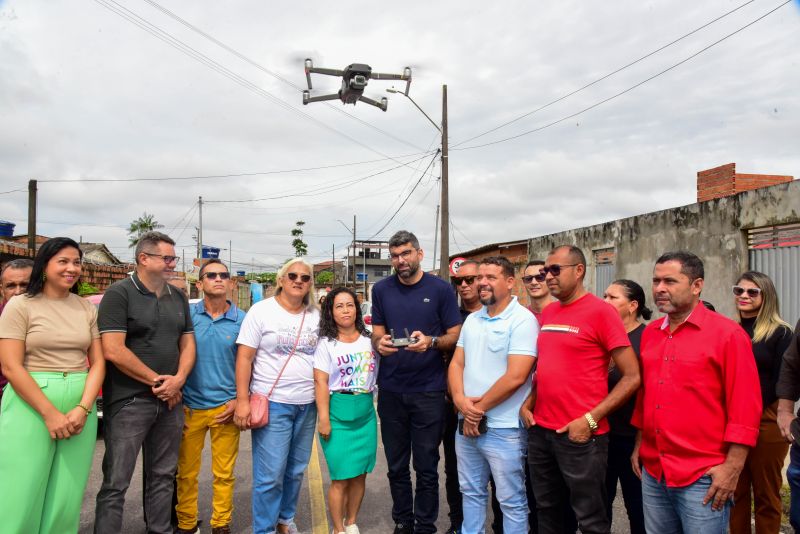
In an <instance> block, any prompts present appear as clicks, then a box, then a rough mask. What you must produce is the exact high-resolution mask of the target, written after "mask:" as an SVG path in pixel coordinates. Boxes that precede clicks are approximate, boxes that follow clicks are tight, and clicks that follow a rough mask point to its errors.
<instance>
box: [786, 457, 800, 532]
mask: <svg viewBox="0 0 800 534" xmlns="http://www.w3.org/2000/svg"><path fill="white" fill-rule="evenodd" d="M786 478H787V479H788V480H789V487H790V488H791V489H792V497H791V505H790V507H789V523H791V524H792V528H794V529H795V530H796V531H798V532H800V445H798V444H797V443H792V448H791V449H789V468H788V469H787V470H786Z"/></svg>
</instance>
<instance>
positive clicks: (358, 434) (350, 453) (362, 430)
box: [319, 393, 378, 480]
mask: <svg viewBox="0 0 800 534" xmlns="http://www.w3.org/2000/svg"><path fill="white" fill-rule="evenodd" d="M330 418H331V435H330V438H329V439H322V438H320V440H319V441H320V444H321V445H322V452H323V453H324V454H325V461H326V462H327V463H328V471H329V472H330V476H331V480H347V479H349V478H355V477H357V476H360V475H363V474H364V473H371V472H372V470H373V469H374V468H375V452H376V450H377V448H378V420H377V418H376V417H375V406H374V405H373V404H372V394H369V393H368V394H362V395H346V394H343V393H333V394H332V395H331V402H330Z"/></svg>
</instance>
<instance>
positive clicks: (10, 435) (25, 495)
mask: <svg viewBox="0 0 800 534" xmlns="http://www.w3.org/2000/svg"><path fill="white" fill-rule="evenodd" d="M31 376H32V377H33V379H34V380H35V381H36V383H37V384H39V387H40V388H42V392H43V393H44V394H45V396H46V397H47V398H48V399H50V402H52V403H53V405H54V406H55V407H56V408H58V410H60V411H61V412H62V413H67V412H68V411H70V410H72V409H73V408H74V407H75V406H76V405H77V404H78V403H79V402H80V401H81V396H82V395H83V387H84V385H85V384H86V376H87V373H85V372H84V373H42V372H32V373H31ZM96 440H97V414H96V410H95V409H94V407H92V413H91V414H90V415H89V417H88V418H87V420H86V425H85V426H84V427H83V431H82V432H81V433H80V434H78V435H77V436H72V437H70V438H69V439H63V440H54V439H51V438H50V433H49V432H48V431H47V427H46V426H45V424H44V420H43V419H42V417H41V416H40V415H39V414H38V413H37V412H36V411H35V410H34V409H33V408H31V406H30V405H29V404H28V403H27V402H25V401H24V400H22V399H21V398H20V397H19V396H18V395H17V394H16V392H15V391H14V388H13V387H11V384H9V385H8V386H6V390H5V393H4V394H3V403H2V408H1V409H0V518H2V521H0V531H1V532H2V533H3V534H36V533H42V534H56V533H58V534H63V533H72V532H77V531H78V526H79V522H80V513H81V503H82V501H83V493H84V491H85V490H86V482H87V480H88V479H89V470H90V469H91V467H92V456H93V454H94V446H95V441H96Z"/></svg>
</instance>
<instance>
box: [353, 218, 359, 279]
mask: <svg viewBox="0 0 800 534" xmlns="http://www.w3.org/2000/svg"><path fill="white" fill-rule="evenodd" d="M357 263H358V262H357V261H356V216H355V215H353V291H355V290H356V287H358V286H357V282H356V266H357Z"/></svg>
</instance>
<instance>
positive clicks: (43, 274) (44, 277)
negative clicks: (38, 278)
mask: <svg viewBox="0 0 800 534" xmlns="http://www.w3.org/2000/svg"><path fill="white" fill-rule="evenodd" d="M42 282H47V273H42Z"/></svg>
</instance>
